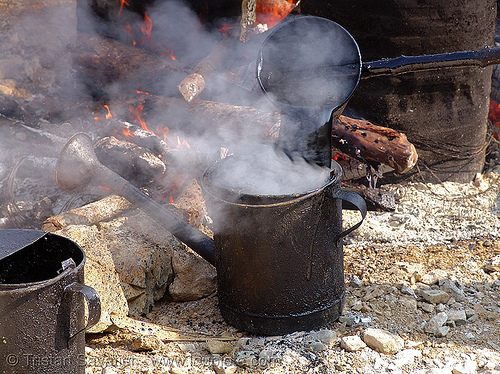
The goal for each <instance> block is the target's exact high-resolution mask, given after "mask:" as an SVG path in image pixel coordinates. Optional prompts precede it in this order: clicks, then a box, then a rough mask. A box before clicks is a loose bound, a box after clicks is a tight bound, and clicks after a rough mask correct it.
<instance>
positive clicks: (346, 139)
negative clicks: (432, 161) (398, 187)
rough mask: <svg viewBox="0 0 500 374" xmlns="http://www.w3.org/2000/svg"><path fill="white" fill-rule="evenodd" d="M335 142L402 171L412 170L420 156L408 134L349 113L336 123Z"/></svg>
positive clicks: (356, 154) (353, 154)
mask: <svg viewBox="0 0 500 374" xmlns="http://www.w3.org/2000/svg"><path fill="white" fill-rule="evenodd" d="M332 144H333V147H334V148H338V149H339V150H340V151H342V152H344V153H346V154H348V155H350V156H351V157H355V158H357V159H359V160H362V161H364V162H368V163H374V164H378V163H381V164H384V165H387V166H390V167H391V168H393V169H394V170H395V171H396V172H398V173H405V172H407V171H409V170H410V169H411V168H413V166H415V164H416V162H417V159H418V155H417V151H416V149H415V146H414V145H413V144H412V143H410V142H409V141H408V139H407V138H406V135H405V134H403V133H400V132H398V131H396V130H393V129H390V128H387V127H382V126H377V125H374V124H372V123H370V122H368V121H366V120H361V119H355V118H350V117H346V116H340V118H339V119H338V120H337V121H336V122H334V123H333V125H332Z"/></svg>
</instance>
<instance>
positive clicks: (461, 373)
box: [452, 360, 477, 374]
mask: <svg viewBox="0 0 500 374" xmlns="http://www.w3.org/2000/svg"><path fill="white" fill-rule="evenodd" d="M452 373H453V374H475V373H477V364H476V361H474V360H467V361H465V362H463V363H461V364H459V365H456V366H454V367H453V369H452Z"/></svg>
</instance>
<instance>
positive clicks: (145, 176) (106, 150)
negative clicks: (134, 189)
mask: <svg viewBox="0 0 500 374" xmlns="http://www.w3.org/2000/svg"><path fill="white" fill-rule="evenodd" d="M94 151H95V153H96V155H97V157H98V158H99V161H101V163H103V164H104V165H106V166H107V167H109V168H110V169H111V170H113V171H114V172H116V173H117V174H119V175H120V176H122V177H123V178H125V179H127V180H129V181H132V182H133V183H136V184H137V183H138V184H139V185H143V184H147V183H151V182H152V181H153V179H154V178H155V177H156V176H158V175H161V174H163V173H165V172H166V170H167V167H166V166H165V164H164V163H163V162H162V161H161V160H160V159H159V158H158V157H156V156H155V155H154V154H153V153H151V152H150V151H149V150H146V149H145V148H143V147H139V146H138V145H136V144H133V143H130V142H127V141H124V140H119V139H116V138H114V137H105V138H102V139H100V140H99V141H98V142H97V143H96V144H95V146H94Z"/></svg>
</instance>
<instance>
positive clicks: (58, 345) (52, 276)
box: [0, 230, 100, 374]
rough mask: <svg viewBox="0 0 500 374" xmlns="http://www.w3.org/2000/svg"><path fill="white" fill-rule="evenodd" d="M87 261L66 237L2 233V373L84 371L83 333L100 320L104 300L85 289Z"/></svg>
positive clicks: (0, 334)
mask: <svg viewBox="0 0 500 374" xmlns="http://www.w3.org/2000/svg"><path fill="white" fill-rule="evenodd" d="M84 263H85V254H84V252H83V251H82V249H81V248H80V247H79V246H78V245H77V244H76V243H74V242H73V241H71V240H69V239H67V238H64V237H61V236H58V235H55V234H50V233H45V232H42V231H37V230H0V373H9V374H15V373H19V374H21V373H22V374H30V373H33V374H34V373H37V374H54V373H61V374H67V373H74V374H83V373H85V334H84V331H85V330H86V329H87V328H89V327H91V326H92V325H94V324H95V323H96V322H97V321H98V320H99V317H100V302H99V297H98V295H97V293H96V292H95V291H94V290H93V289H92V288H90V287H88V286H85V285H83V266H84ZM84 298H85V299H86V300H87V303H88V321H87V324H85V316H84V309H85V308H84V306H85V305H84Z"/></svg>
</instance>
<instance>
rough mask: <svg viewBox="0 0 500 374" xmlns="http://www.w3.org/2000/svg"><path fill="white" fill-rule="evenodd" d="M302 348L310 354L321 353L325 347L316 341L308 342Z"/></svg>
mask: <svg viewBox="0 0 500 374" xmlns="http://www.w3.org/2000/svg"><path fill="white" fill-rule="evenodd" d="M304 348H305V349H307V350H308V351H311V352H321V351H324V350H325V349H326V348H327V347H326V345H324V344H323V343H321V342H320V341H318V340H310V341H308V342H305V343H304Z"/></svg>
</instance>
